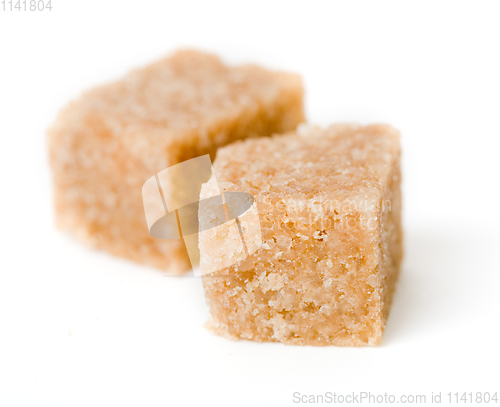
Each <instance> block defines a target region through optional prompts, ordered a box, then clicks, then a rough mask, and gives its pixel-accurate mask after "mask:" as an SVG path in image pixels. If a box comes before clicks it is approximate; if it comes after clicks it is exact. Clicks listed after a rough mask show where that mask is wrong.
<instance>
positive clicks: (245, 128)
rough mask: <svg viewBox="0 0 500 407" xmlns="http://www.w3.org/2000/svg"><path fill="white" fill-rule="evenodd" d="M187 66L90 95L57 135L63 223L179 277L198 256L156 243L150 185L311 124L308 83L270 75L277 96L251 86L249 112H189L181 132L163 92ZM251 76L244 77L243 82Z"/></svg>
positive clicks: (72, 109)
mask: <svg viewBox="0 0 500 407" xmlns="http://www.w3.org/2000/svg"><path fill="white" fill-rule="evenodd" d="M183 58H184V57H183ZM189 58H191V57H189ZM189 58H188V59H189ZM197 58H198V57H197ZM197 58H195V59H196V60H197ZM174 59H175V57H174ZM178 62H179V61H177V62H176V63H173V68H172V66H171V65H172V64H171V63H169V62H168V61H167V62H165V61H162V62H160V63H158V64H156V65H154V66H152V67H151V69H149V68H145V69H143V70H141V71H138V72H134V73H133V74H131V75H129V76H128V77H127V78H125V79H124V80H123V81H121V82H118V83H115V84H111V85H106V86H104V87H101V88H97V89H95V90H92V91H90V92H89V93H87V94H86V95H84V96H83V97H82V98H81V99H80V100H79V101H77V102H73V103H72V104H71V105H70V106H69V107H67V108H66V109H65V110H63V111H62V112H61V114H60V115H59V117H58V119H57V121H56V123H55V124H54V125H53V126H52V128H51V129H50V130H49V133H48V144H49V155H50V163H51V167H52V172H53V181H54V182H53V185H54V200H55V215H56V222H57V225H58V226H59V227H60V228H61V229H66V230H69V231H71V232H72V233H73V234H74V235H76V236H77V237H78V238H79V239H80V240H81V241H83V242H84V243H86V244H88V245H91V246H94V247H96V248H100V249H104V250H106V251H108V252H110V253H111V254H114V255H117V256H120V257H125V258H128V259H130V260H133V261H136V262H139V263H142V264H147V265H150V266H153V267H157V268H160V269H164V270H166V271H168V272H169V273H173V274H179V273H183V272H185V271H188V270H189V269H191V264H190V261H189V257H188V254H187V251H186V248H185V245H184V243H183V242H182V241H181V240H177V241H176V240H160V239H155V238H153V237H151V236H150V234H149V231H148V228H147V224H146V220H145V215H144V208H143V203H142V196H141V188H142V185H143V183H144V182H145V181H146V180H147V179H148V178H150V177H151V176H152V175H154V174H155V173H157V172H159V171H161V170H164V169H165V168H167V167H168V166H171V165H174V164H177V163H179V162H182V161H185V160H188V159H191V158H194V157H198V156H201V155H204V154H210V155H211V157H212V159H213V158H214V157H215V152H216V150H217V148H218V147H220V146H223V145H225V144H228V143H230V142H232V141H234V140H238V139H243V138H246V137H263V136H270V135H271V134H273V133H274V132H277V131H284V130H292V129H293V128H295V127H296V126H297V124H299V123H300V122H301V121H303V119H304V115H303V109H302V96H303V90H302V85H301V82H300V79H298V78H297V77H295V76H294V75H291V76H290V80H286V79H285V80H283V81H282V80H281V79H280V80H278V79H276V80H274V79H273V76H272V75H271V76H269V78H268V80H269V81H270V84H273V86H274V88H275V92H273V94H272V95H271V96H269V97H264V96H262V97H261V98H258V95H257V96H256V95H253V94H247V95H245V90H244V89H243V90H242V92H243V94H242V95H240V96H239V97H240V98H242V99H244V100H246V99H245V97H246V98H247V99H248V100H249V102H248V103H249V104H248V106H247V105H245V104H239V105H238V108H237V109H236V110H234V109H233V110H231V111H228V112H226V111H225V110H224V109H222V108H221V109H220V110H219V111H218V114H217V115H213V116H210V117H207V116H206V115H204V113H203V112H204V110H203V106H201V107H200V108H199V109H198V110H199V111H198V112H196V109H195V111H194V112H193V111H192V109H193V108H192V107H189V106H187V105H186V106H185V109H186V110H185V112H184V113H183V112H180V113H179V116H180V117H187V118H188V119H189V120H188V119H186V120H187V122H188V125H187V127H186V126H184V127H182V126H181V127H178V128H175V126H178V125H180V124H179V123H181V122H175V123H174V124H172V123H169V121H168V120H167V119H165V118H164V117H163V116H162V114H163V113H162V109H161V106H159V105H158V104H159V103H160V101H162V100H164V99H165V98H166V96H165V95H162V94H161V89H162V87H161V85H162V84H163V85H165V84H168V83H169V82H168V81H174V85H173V86H174V88H175V80H176V78H177V77H176V76H175V75H184V73H183V72H185V71H184V70H181V69H180V68H179V67H178V66H177V65H176V64H177V63H178ZM209 62H210V67H208V71H210V70H212V71H217V72H218V71H219V70H220V69H223V66H222V65H221V64H220V62H218V60H217V59H215V60H214V59H211V58H209ZM183 64H184V65H183ZM181 65H182V66H181V67H182V68H183V69H187V70H188V71H189V70H194V68H195V67H194V66H193V63H192V62H189V63H188V62H186V61H185V60H183V62H182V64H181ZM196 68H197V69H199V68H200V67H199V66H196ZM201 68H203V67H201ZM224 69H226V68H224ZM202 71H203V69H202ZM179 72H180V73H179ZM203 72H205V71H203ZM251 74H252V71H248V72H247V71H245V70H244V71H243V72H242V74H241V75H243V78H244V77H245V75H251ZM191 75H192V76H193V79H192V80H191V78H184V79H183V84H184V85H185V86H188V88H186V89H185V91H186V92H187V94H190V95H191V96H192V98H194V99H193V100H198V98H199V99H201V100H203V98H204V97H206V95H204V93H203V89H201V90H200V89H198V88H196V86H195V84H196V80H197V79H196V78H197V75H198V74H196V73H192V74H191ZM261 75H265V72H264V73H262V72H261ZM269 75H270V74H269ZM285 76H286V75H285ZM153 79H154V80H153ZM190 81H192V82H193V83H192V85H191V84H190ZM150 82H152V83H153V84H155V86H152V85H151V83H150ZM156 85H157V86H156ZM228 86H229V84H228ZM231 86H233V85H231ZM143 91H144V92H145V94H147V95H149V96H148V100H147V101H141V95H142V92H143ZM174 91H175V89H174ZM158 92H159V93H160V94H158ZM169 92H172V90H169ZM193 92H194V93H193ZM174 93H175V92H174ZM169 94H170V93H169ZM157 99H158V103H153V102H154V101H155V100H157ZM174 102H175V103H180V102H178V101H174ZM222 102H223V101H222V100H221V103H222ZM186 103H187V102H186ZM207 103H208V102H207ZM176 108H182V106H176ZM209 110H210V109H209ZM210 112H211V114H212V113H213V110H210ZM171 113H172V112H171ZM174 116H175V115H174ZM152 118H153V119H152ZM194 119H196V120H194ZM182 123H183V122H182ZM182 123H181V124H182ZM173 125H175V126H174V127H172V126H173Z"/></svg>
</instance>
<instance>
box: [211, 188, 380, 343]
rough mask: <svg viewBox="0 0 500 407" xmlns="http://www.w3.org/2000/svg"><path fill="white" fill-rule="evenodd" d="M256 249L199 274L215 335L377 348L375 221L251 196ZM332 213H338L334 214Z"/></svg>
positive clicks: (377, 237)
mask: <svg viewBox="0 0 500 407" xmlns="http://www.w3.org/2000/svg"><path fill="white" fill-rule="evenodd" d="M257 202H258V209H259V215H260V218H261V227H262V230H263V242H264V244H263V246H262V247H261V249H259V250H258V251H257V252H256V253H255V254H254V255H252V256H249V257H248V258H247V259H245V260H244V261H241V262H239V263H237V264H236V265H234V266H232V267H229V268H227V269H224V270H222V271H221V272H218V273H213V274H211V275H208V276H206V277H204V281H203V283H204V286H205V290H206V296H207V300H208V303H209V306H210V310H211V313H212V316H213V317H214V326H216V327H217V328H218V329H219V333H222V334H225V335H228V336H235V337H240V338H245V339H252V340H257V341H279V342H284V343H289V344H300V345H306V344H311V345H329V344H334V345H354V346H356V345H369V344H376V343H378V341H379V338H380V335H381V333H382V323H383V322H382V303H381V296H382V294H381V288H380V283H381V270H380V268H379V266H380V259H381V252H380V249H379V242H380V239H381V227H380V224H379V223H378V222H377V221H375V224H374V225H373V227H374V230H365V229H364V228H363V227H361V226H360V225H359V222H360V220H361V218H362V217H363V214H362V213H359V212H356V211H350V212H348V213H342V212H340V208H331V209H332V211H331V213H328V214H326V216H324V217H323V218H321V219H318V218H317V217H315V216H314V213H313V212H310V211H307V210H306V211H304V210H302V211H300V213H298V212H297V211H296V210H295V209H296V208H291V207H289V206H288V207H287V206H285V205H282V200H279V198H277V199H276V200H271V201H269V200H266V201H263V200H260V199H259V197H257ZM334 211H336V212H337V213H338V214H335V213H334Z"/></svg>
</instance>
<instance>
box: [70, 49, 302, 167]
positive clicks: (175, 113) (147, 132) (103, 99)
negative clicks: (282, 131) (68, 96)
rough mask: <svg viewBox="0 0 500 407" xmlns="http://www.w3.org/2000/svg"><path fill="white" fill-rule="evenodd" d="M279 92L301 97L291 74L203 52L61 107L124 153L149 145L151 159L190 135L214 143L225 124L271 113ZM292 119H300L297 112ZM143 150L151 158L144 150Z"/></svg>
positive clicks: (176, 58)
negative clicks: (114, 138)
mask: <svg viewBox="0 0 500 407" xmlns="http://www.w3.org/2000/svg"><path fill="white" fill-rule="evenodd" d="M287 92H292V93H295V94H296V95H300V96H298V98H299V99H301V97H302V93H303V90H302V82H301V79H300V77H299V76H298V75H294V74H289V73H284V72H274V71H269V70H266V69H263V68H260V67H257V66H252V65H245V66H237V67H228V66H226V65H224V64H223V63H222V62H221V61H220V60H219V58H217V57H216V56H213V55H210V54H205V53H201V52H197V51H179V52H177V53H175V54H173V55H172V56H170V57H167V58H165V59H163V60H161V61H159V62H157V63H154V64H152V65H149V66H147V67H145V68H142V69H139V70H136V71H134V72H132V73H130V74H128V75H127V76H126V77H125V78H123V79H122V80H121V81H118V82H115V83H112V84H109V85H105V86H101V87H98V88H95V89H93V90H91V91H90V92H87V93H86V94H85V95H84V96H83V97H82V98H81V99H80V100H79V101H78V102H76V104H75V106H74V107H75V109H72V106H70V108H69V109H67V115H68V116H67V118H68V119H70V120H71V119H76V120H78V121H80V122H82V125H83V126H86V127H87V128H88V127H99V126H100V127H103V128H105V129H107V130H108V132H107V133H108V134H109V135H114V134H119V135H120V142H121V143H122V145H125V146H128V148H129V150H130V151H131V152H132V153H134V152H138V153H140V152H141V150H143V149H145V148H148V147H150V146H151V145H152V144H154V146H155V148H156V155H157V154H161V155H165V147H171V146H174V148H175V146H176V145H177V144H179V143H181V144H182V143H183V142H184V141H183V140H184V139H185V138H186V137H196V138H197V142H198V144H201V145H204V144H209V143H211V142H214V143H217V140H209V139H210V138H217V137H222V138H224V134H222V135H219V136H218V134H217V133H227V132H228V131H229V130H230V127H231V123H232V121H234V122H235V124H234V125H235V126H236V125H240V124H241V122H242V120H243V121H244V120H245V115H247V116H248V117H251V119H248V120H252V121H255V117H256V115H258V114H259V112H260V111H261V110H262V109H268V110H276V109H279V106H276V103H277V101H279V100H280V98H283V96H284V95H286V94H287ZM268 113H269V112H266V113H265V114H268ZM294 113H297V112H294ZM298 115H299V116H301V118H299V121H298V122H300V121H302V120H303V115H302V112H301V111H300V112H298ZM294 120H297V118H294ZM238 121H239V122H238ZM237 123H238V124H237ZM253 124H255V123H253ZM228 127H229V129H228ZM290 127H292V126H287V129H289V128H290ZM184 143H185V142H184ZM177 150H178V148H177ZM147 153H148V154H149V156H151V155H153V156H154V155H155V154H154V153H155V152H154V151H151V149H148V151H147ZM143 156H144V157H147V154H143ZM187 158H192V157H191V156H189V157H187ZM168 164H172V162H171V163H168ZM168 164H167V165H168ZM174 164H175V162H174ZM165 166H166V165H165Z"/></svg>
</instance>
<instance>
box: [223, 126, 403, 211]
mask: <svg viewBox="0 0 500 407" xmlns="http://www.w3.org/2000/svg"><path fill="white" fill-rule="evenodd" d="M399 154H400V146H399V132H398V131H397V130H395V129H393V128H392V127H390V126H387V125H372V126H366V127H362V126H355V125H333V126H330V127H329V128H327V129H321V128H319V127H313V126H308V125H301V126H299V128H298V130H297V132H294V133H290V134H287V135H284V136H277V137H273V138H272V139H259V140H247V141H245V142H242V143H235V144H233V145H231V146H228V147H224V148H222V149H220V150H219V151H218V153H217V162H216V164H215V168H216V171H217V173H218V177H219V180H220V181H223V182H227V183H229V184H235V185H237V187H238V188H240V189H241V188H243V189H245V191H246V192H250V193H255V194H258V195H259V196H261V197H262V199H266V197H273V196H276V197H280V199H283V200H284V202H283V203H284V204H287V203H290V204H291V203H294V202H295V203H296V204H297V205H296V206H297V210H300V209H301V207H304V208H305V207H306V206H309V207H311V208H314V207H318V204H319V205H321V206H322V207H324V204H326V203H327V204H329V206H331V207H332V208H334V209H335V210H336V211H337V212H338V211H339V210H341V211H344V212H345V211H346V210H348V209H349V207H348V206H346V205H342V204H343V203H348V202H350V201H356V200H359V199H363V200H364V201H367V202H368V201H373V202H378V200H380V198H381V197H382V195H383V194H384V191H385V188H386V187H387V182H388V176H389V173H390V171H391V170H392V166H393V165H394V163H395V161H396V160H397V159H399ZM229 184H228V185H229ZM228 187H229V186H228ZM334 205H336V206H335V207H334ZM343 208H345V209H343ZM360 208H361V209H363V210H373V209H378V208H371V207H370V206H369V205H367V206H364V207H363V206H361V207H360Z"/></svg>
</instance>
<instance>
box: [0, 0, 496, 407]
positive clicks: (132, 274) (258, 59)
mask: <svg viewBox="0 0 500 407" xmlns="http://www.w3.org/2000/svg"><path fill="white" fill-rule="evenodd" d="M0 7H2V6H1V3H0ZM52 7H53V9H52V11H43V12H40V11H37V12H19V11H13V12H3V11H1V9H0V136H1V143H2V144H1V146H0V165H1V168H0V170H1V171H0V174H1V179H0V181H1V200H0V205H1V214H2V219H1V228H2V233H1V234H0V240H1V245H0V247H1V259H2V263H1V266H0V405H1V406H107V407H108V406H182V405H192V406H196V405H217V406H226V405H227V406H229V405H232V406H236V405H238V406H288V405H296V404H294V402H293V400H294V399H293V393H294V392H299V393H300V394H301V395H308V394H324V393H326V392H332V393H333V392H337V393H338V394H348V393H350V392H353V391H354V392H363V391H364V392H372V394H384V393H386V392H387V393H391V394H395V395H396V396H399V395H401V394H408V395H414V394H424V395H427V400H428V401H430V395H431V392H434V393H436V392H442V394H443V399H442V401H443V404H444V402H445V401H446V397H445V394H446V393H448V392H453V393H454V392H478V391H481V392H484V391H489V392H492V393H494V392H499V397H500V373H499V362H500V351H499V343H498V341H499V337H500V328H499V323H500V298H499V289H500V267H499V261H498V252H499V249H500V239H499V233H498V230H499V228H500V220H499V218H498V210H499V205H500V201H499V181H498V176H499V172H500V171H499V154H498V148H499V139H500V120H499V115H500V59H499V55H500V52H499V51H500V47H499V43H500V23H499V17H500V3H498V2H493V1H491V2H487V1H476V2H472V1H471V2H468V3H465V2H457V1H453V2H446V1H440V2H437V1H432V2H431V1H420V2H401V1H399V2H398V1H394V2H387V1H378V2H375V1H365V2H360V1H351V2H326V1H325V2H315V1H308V2H300V3H295V2H290V1H287V2H268V1H252V2H247V3H237V2H234V1H205V2H199V3H193V2H187V1H166V2H160V1H151V0H148V1H143V0H141V1H139V0H136V1H118V0H116V1H102V0H99V1H97V0H86V1H69V0H64V1H62V0H52ZM183 46H190V47H195V48H199V49H202V50H207V51H213V52H216V53H217V54H219V55H220V56H221V57H222V58H223V59H224V60H225V61H226V62H228V63H242V62H254V63H258V64H261V65H264V66H267V67H270V68H280V69H286V70H290V71H295V72H298V73H300V74H302V75H303V78H304V81H305V87H306V91H307V95H306V106H307V115H308V119H309V120H310V121H311V122H315V123H319V124H322V125H327V124H330V123H333V122H339V121H350V122H360V123H372V122H388V123H391V124H393V125H394V126H396V127H398V128H399V129H400V130H401V131H402V133H403V149H404V151H403V153H404V161H403V166H404V168H403V170H404V174H403V175H404V222H405V233H406V241H405V246H406V258H405V263H404V267H403V270H402V275H401V280H400V283H399V286H398V290H397V294H396V298H395V301H394V305H393V309H392V313H391V316H390V318H389V322H388V325H387V329H386V333H385V335H384V341H383V344H382V345H381V346H380V347H378V348H337V347H324V348H311V347H290V346H284V345H281V344H272V343H271V344H258V343H252V342H247V341H239V342H231V341H228V340H226V339H223V338H220V337H217V336H215V335H213V334H212V333H210V332H209V331H207V330H206V329H204V328H203V323H204V322H205V320H206V319H207V310H206V308H205V304H204V298H203V292H202V288H201V283H200V280H198V279H195V278H173V277H169V276H166V275H165V274H164V273H162V272H160V271H157V270H154V269H150V268H146V267H142V266H138V265H135V264H132V263H130V262H128V261H125V260H121V259H116V258H112V257H111V256H109V255H107V254H105V253H101V252H95V251H91V250H89V249H87V248H84V247H81V246H80V245H78V244H77V243H75V242H74V241H73V239H71V237H69V236H66V235H64V234H61V233H60V232H58V231H56V230H55V229H54V227H53V213H52V202H51V184H50V172H49V170H48V165H47V153H46V146H45V130H46V128H47V127H48V126H49V125H50V123H51V122H52V121H53V120H54V118H55V115H56V113H57V111H58V110H59V109H60V108H61V107H63V106H64V105H65V104H66V103H67V102H68V101H69V100H70V99H72V98H75V97H77V96H78V95H79V94H80V93H81V92H82V91H84V90H85V89H87V88H88V87H91V86H93V85H95V84H98V83H102V82H106V81H108V80H113V79H116V78H119V77H120V76H122V75H123V74H125V73H126V72H127V71H128V70H130V69H132V68H134V67H138V66H142V65H144V64H147V63H149V62H152V61H154V60H155V59H158V58H160V57H162V56H164V55H165V54H167V53H169V52H171V51H173V50H175V49H177V48H179V47H183Z"/></svg>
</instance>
